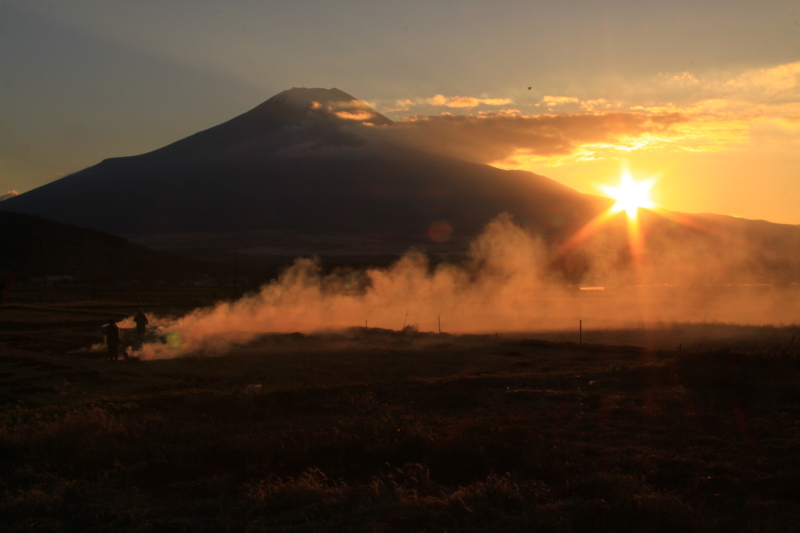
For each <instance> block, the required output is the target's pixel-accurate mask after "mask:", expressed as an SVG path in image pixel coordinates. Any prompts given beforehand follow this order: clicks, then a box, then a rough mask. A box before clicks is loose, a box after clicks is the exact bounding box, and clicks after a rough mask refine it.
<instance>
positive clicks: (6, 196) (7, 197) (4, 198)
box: [0, 189, 19, 202]
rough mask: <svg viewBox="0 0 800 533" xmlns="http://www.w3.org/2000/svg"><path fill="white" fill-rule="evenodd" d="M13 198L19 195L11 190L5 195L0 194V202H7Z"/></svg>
mask: <svg viewBox="0 0 800 533" xmlns="http://www.w3.org/2000/svg"><path fill="white" fill-rule="evenodd" d="M0 190H2V189H0ZM15 196H19V193H18V192H17V191H15V190H13V189H12V190H10V191H7V192H6V193H5V194H0V202H2V201H3V200H8V199H9V198H14V197H15Z"/></svg>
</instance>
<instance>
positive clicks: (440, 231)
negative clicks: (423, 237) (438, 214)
mask: <svg viewBox="0 0 800 533" xmlns="http://www.w3.org/2000/svg"><path fill="white" fill-rule="evenodd" d="M452 234H453V226H451V225H450V224H449V223H448V222H447V221H446V220H437V221H436V222H434V223H433V224H431V226H430V227H429V228H428V238H429V239H430V240H432V241H433V242H447V241H449V240H450V235H452Z"/></svg>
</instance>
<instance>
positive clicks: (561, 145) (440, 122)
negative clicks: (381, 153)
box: [385, 110, 686, 163]
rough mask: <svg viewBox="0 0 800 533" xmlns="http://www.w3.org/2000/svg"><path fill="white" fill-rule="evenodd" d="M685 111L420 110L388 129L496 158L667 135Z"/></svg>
mask: <svg viewBox="0 0 800 533" xmlns="http://www.w3.org/2000/svg"><path fill="white" fill-rule="evenodd" d="M685 121H686V118H685V117H684V116H683V115H681V114H680V113H657V114H649V113H642V112H640V113H600V114H594V113H571V114H568V113H564V114H547V115H524V114H522V113H520V112H519V111H515V110H504V111H500V112H492V113H486V112H483V113H477V114H461V115H451V114H441V115H433V116H425V115H416V116H413V117H409V118H407V119H406V120H405V121H403V122H399V123H395V126H393V127H391V128H387V130H386V131H385V134H386V135H388V136H391V137H393V140H394V141H396V142H401V143H404V144H407V145H411V146H414V147H416V148H419V149H423V150H427V151H433V152H437V153H443V154H445V155H449V156H452V157H459V158H463V159H468V160H471V161H477V162H482V163H491V162H497V161H502V160H505V159H507V158H509V157H512V156H515V155H519V154H531V155H537V156H556V155H566V154H571V153H573V152H575V151H576V150H577V149H578V148H579V147H580V146H581V145H585V144H592V143H611V144H613V143H623V142H625V141H627V140H629V139H630V138H637V137H641V136H643V135H645V134H657V135H659V136H668V135H669V134H670V132H671V131H672V129H673V128H674V127H675V126H676V125H678V124H681V123H683V122H685Z"/></svg>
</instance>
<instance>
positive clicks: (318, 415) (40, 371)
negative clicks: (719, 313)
mask: <svg viewBox="0 0 800 533" xmlns="http://www.w3.org/2000/svg"><path fill="white" fill-rule="evenodd" d="M714 327H715V328H716V327H718V326H714ZM78 329H79V330H80V328H78ZM715 331H716V330H715ZM792 331H793V330H791V329H785V330H783V333H784V334H786V335H788V336H789V338H790V337H791V335H790V334H791V333H792ZM732 332H733V333H735V335H733V336H731V337H730V338H732V339H734V340H733V341H731V343H729V345H727V346H726V345H725V344H724V339H723V338H722V337H719V338H716V340H715V343H716V344H715V345H714V347H706V348H702V349H697V350H687V351H685V352H684V353H682V354H679V353H677V352H675V351H663V352H659V351H652V350H648V349H634V348H613V347H610V346H608V345H589V346H582V347H580V346H577V345H575V344H568V343H558V342H543V341H537V340H531V339H529V338H526V337H524V336H518V337H497V338H495V337H493V336H465V337H451V336H447V335H442V336H437V335H425V334H400V333H396V332H385V331H363V330H355V331H353V332H350V333H343V334H341V335H320V336H303V335H274V336H265V337H263V338H261V339H259V340H258V341H257V342H256V343H254V344H252V345H250V346H247V347H244V348H241V349H239V350H238V351H237V352H236V353H232V354H230V355H228V356H226V357H218V358H187V359H181V360H171V361H156V362H149V363H134V362H131V363H123V362H119V363H109V362H106V361H103V360H101V359H100V358H92V357H90V356H68V355H65V353H66V352H67V351H69V350H70V349H72V348H73V347H74V346H73V343H76V342H78V340H79V339H80V338H84V337H85V338H89V337H91V336H92V335H94V333H92V332H90V331H88V330H80V331H78V332H77V333H76V332H75V331H71V330H70V329H65V328H64V327H63V326H59V327H55V326H54V327H52V328H50V329H47V328H40V329H35V330H32V332H28V333H25V332H19V331H14V332H11V331H5V332H3V333H2V335H3V336H2V338H0V343H2V356H1V357H0V399H2V402H3V406H2V409H0V522H1V523H2V524H3V527H4V530H6V531H77V530H80V531H188V530H191V531H287V532H288V531H321V530H325V531H334V530H335V531H387V532H389V531H398V532H400V531H531V530H536V531H558V532H561V531H755V530H759V531H791V530H792V528H794V527H796V525H797V524H798V523H800V497H798V494H800V456H798V454H797V453H796V450H797V446H798V444H799V443H800V422H799V421H800V393H798V392H797V391H800V378H799V377H798V372H800V359H798V354H797V352H796V351H791V350H787V349H786V346H784V347H783V348H779V347H776V346H774V345H773V343H772V340H771V339H772V338H773V337H772V335H773V333H774V332H773V331H772V330H770V332H769V335H767V337H768V339H769V340H768V342H766V343H762V344H763V346H762V348H761V349H756V346H757V345H758V342H757V337H758V335H756V336H751V337H748V338H749V339H750V340H749V341H748V342H750V344H746V343H743V342H744V341H743V340H742V338H741V336H740V335H739V334H740V333H741V330H735V329H734V330H732ZM755 333H758V331H757V330H755ZM79 334H80V335H83V336H84V337H80V335H79ZM609 335H610V334H609ZM626 335H627V334H626ZM715 335H716V333H715ZM36 339H38V341H37V342H39V343H41V345H42V346H45V347H44V348H37V347H36V346H37V344H36V342H34V341H35V340H36ZM609 340H613V339H611V337H609ZM737 346H738V347H739V348H741V349H738V348H737ZM254 384H257V385H260V387H250V386H249V385H254Z"/></svg>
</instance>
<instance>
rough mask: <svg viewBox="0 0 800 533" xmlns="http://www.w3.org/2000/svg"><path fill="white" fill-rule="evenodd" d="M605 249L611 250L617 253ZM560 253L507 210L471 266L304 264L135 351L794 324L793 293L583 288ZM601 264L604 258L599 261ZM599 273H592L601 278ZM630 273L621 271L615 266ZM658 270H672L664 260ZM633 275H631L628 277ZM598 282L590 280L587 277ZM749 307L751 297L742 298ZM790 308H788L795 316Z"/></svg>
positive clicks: (173, 324)
mask: <svg viewBox="0 0 800 533" xmlns="http://www.w3.org/2000/svg"><path fill="white" fill-rule="evenodd" d="M603 253H610V254H615V253H618V252H615V251H613V250H605V251H604V252H603ZM551 261H552V254H551V253H550V252H549V251H548V248H547V246H546V245H545V243H544V242H543V241H541V240H540V239H537V238H535V237H532V236H530V235H529V234H528V233H526V232H525V231H524V230H522V229H521V228H519V227H518V226H516V225H515V224H514V223H513V222H512V221H511V219H510V217H509V216H507V215H501V216H500V217H498V218H497V219H495V220H494V221H493V222H491V223H490V224H489V225H488V226H487V228H486V229H485V231H484V232H483V233H482V234H481V235H480V236H479V237H478V238H477V239H476V240H475V241H474V242H473V243H472V245H471V248H470V259H469V260H467V261H466V262H464V263H463V264H458V265H456V264H448V263H443V264H440V265H438V266H436V267H435V268H431V266H430V264H429V263H428V260H427V258H426V257H425V256H423V255H422V254H420V253H419V252H415V251H411V252H409V253H407V254H406V255H405V256H404V257H403V258H401V259H400V260H399V261H397V262H396V263H395V264H393V265H391V266H390V267H388V268H385V269H379V268H375V269H370V270H367V271H365V272H361V273H349V274H342V273H338V274H337V273H334V274H331V275H328V276H323V275H322V274H321V272H320V267H319V264H318V263H317V262H316V261H314V260H312V259H297V260H296V261H295V263H294V265H293V266H291V267H290V268H289V269H287V270H286V271H285V272H284V273H283V274H282V276H281V277H280V278H279V279H278V280H276V281H274V282H272V283H270V284H268V285H265V286H264V287H262V289H261V290H260V291H259V292H258V293H257V294H252V295H247V296H245V297H243V298H242V299H240V300H238V301H235V302H232V303H230V302H221V303H218V304H216V305H214V306H212V307H207V308H202V309H197V310H195V311H194V312H192V313H190V314H188V315H186V316H183V317H181V318H179V319H177V320H164V319H159V318H157V317H155V318H153V319H151V322H153V323H160V324H162V331H163V333H164V334H165V335H164V342H154V343H150V344H145V345H144V346H143V347H142V348H141V349H140V350H138V351H137V352H135V353H134V354H133V355H134V356H136V357H138V358H140V359H143V360H148V359H160V358H171V357H178V356H181V355H194V354H204V355H219V354H224V353H226V352H228V351H229V350H230V349H231V348H232V347H234V346H236V345H242V344H245V343H248V342H250V341H252V340H253V339H255V338H256V337H258V336H259V335H263V334H267V333H289V332H315V331H322V330H332V329H341V328H350V327H354V326H363V325H365V323H367V324H368V325H369V327H375V328H387V329H393V330H399V329H401V328H402V327H403V326H404V325H414V326H418V327H419V329H420V330H421V331H437V330H438V326H439V317H441V325H442V330H443V331H447V332H449V333H468V332H475V333H486V332H490V333H491V332H510V331H517V332H519V331H537V330H538V331H544V330H556V329H566V328H575V329H577V325H578V321H579V320H583V323H584V324H585V325H591V327H594V328H601V327H603V328H607V327H615V326H640V325H642V324H644V323H657V322H674V321H680V322H687V321H722V322H730V323H751V324H770V323H780V322H783V323H791V322H793V321H794V320H796V319H797V318H798V317H796V316H790V315H788V314H787V312H796V310H797V309H798V307H797V305H796V304H797V301H798V297H797V291H796V290H795V291H794V292H793V293H792V294H791V295H790V296H789V297H788V298H789V299H788V300H787V299H786V298H787V297H783V296H782V297H783V298H784V299H783V300H781V299H780V298H776V295H775V294H773V293H772V292H771V291H758V292H757V293H756V294H751V293H748V294H746V295H744V296H743V295H742V294H741V292H740V291H728V292H724V291H723V293H722V294H717V293H713V292H711V291H705V292H700V293H699V292H697V290H696V288H692V289H691V290H689V291H686V292H684V293H680V294H679V293H676V292H675V291H674V290H672V291H668V292H666V293H665V292H664V291H665V290H667V289H666V288H664V287H650V288H643V287H636V286H633V285H626V288H625V289H624V290H618V291H617V292H615V293H614V292H609V291H581V290H579V288H578V287H576V286H570V285H568V284H567V283H566V282H565V281H564V280H563V279H559V278H558V277H557V276H556V275H555V274H552V269H549V268H548V265H549V264H550V262H551ZM593 263H594V264H595V265H600V266H602V265H603V264H604V263H603V261H602V257H601V256H600V255H598V257H597V258H595V259H594V260H593ZM597 268H598V267H595V269H593V270H590V271H589V272H590V275H591V276H592V279H596V276H597V275H598V274H597ZM611 268H613V269H615V271H617V272H615V274H616V275H617V277H622V274H624V273H620V272H619V270H620V269H621V268H622V267H620V266H619V265H612V266H611ZM659 268H662V269H663V268H666V266H665V265H663V264H662V265H659ZM628 274H630V273H628ZM587 281H590V282H591V280H587ZM745 300H746V302H745ZM787 309H788V310H789V311H787Z"/></svg>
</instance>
